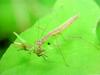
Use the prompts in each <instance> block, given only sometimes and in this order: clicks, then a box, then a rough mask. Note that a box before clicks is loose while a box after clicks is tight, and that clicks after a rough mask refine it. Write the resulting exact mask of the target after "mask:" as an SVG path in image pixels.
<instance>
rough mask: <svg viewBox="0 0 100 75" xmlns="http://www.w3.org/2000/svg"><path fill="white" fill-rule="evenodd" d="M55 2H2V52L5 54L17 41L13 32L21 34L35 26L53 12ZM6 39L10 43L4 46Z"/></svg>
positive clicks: (0, 6) (14, 0)
mask: <svg viewBox="0 0 100 75" xmlns="http://www.w3.org/2000/svg"><path fill="white" fill-rule="evenodd" d="M55 2H56V0H0V48H1V50H3V52H4V50H6V48H7V47H8V46H9V45H8V44H10V43H11V42H13V40H14V39H15V37H14V35H13V34H12V32H14V31H15V32H17V33H21V32H22V31H24V30H26V29H27V28H29V27H31V26H32V25H34V23H35V22H36V21H37V20H38V19H40V18H42V17H43V16H45V15H46V14H48V13H49V12H51V11H52V9H53V5H54V3H55ZM6 39H9V41H7V42H6V44H2V43H3V41H4V42H5V40H6ZM1 50H0V52H2V51H1ZM0 54H2V53H0Z"/></svg>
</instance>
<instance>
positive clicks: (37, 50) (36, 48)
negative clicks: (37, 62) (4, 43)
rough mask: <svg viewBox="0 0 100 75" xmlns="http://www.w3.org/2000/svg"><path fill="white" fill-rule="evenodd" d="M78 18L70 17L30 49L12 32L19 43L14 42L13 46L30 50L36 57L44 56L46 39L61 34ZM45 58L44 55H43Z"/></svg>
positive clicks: (76, 16)
mask: <svg viewBox="0 0 100 75" xmlns="http://www.w3.org/2000/svg"><path fill="white" fill-rule="evenodd" d="M78 17H79V15H75V16H72V17H71V18H70V19H69V20H68V21H66V22H65V23H64V24H62V25H60V26H59V27H57V28H55V29H54V30H52V31H50V32H49V33H48V34H47V35H45V36H43V37H42V38H41V39H40V40H37V41H36V42H35V45H34V46H32V47H31V48H29V47H28V45H27V44H26V41H25V40H23V39H22V38H21V37H20V36H19V35H18V34H17V33H16V32H14V35H16V36H17V37H18V38H19V40H20V41H21V42H20V43H19V42H15V43H14V44H16V45H19V46H20V47H22V48H23V49H24V50H28V51H30V50H32V49H33V52H34V53H35V54H36V55H37V56H39V57H40V56H44V55H45V52H44V51H45V50H44V49H43V47H42V46H43V44H44V43H45V42H46V41H47V40H48V38H50V37H52V36H54V35H57V34H59V33H61V32H62V31H64V30H65V29H66V28H68V27H69V26H70V25H71V24H72V23H73V22H74V21H75V20H76V19H77V18H78ZM45 56H46V55H45Z"/></svg>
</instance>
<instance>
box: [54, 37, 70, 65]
mask: <svg viewBox="0 0 100 75" xmlns="http://www.w3.org/2000/svg"><path fill="white" fill-rule="evenodd" d="M57 40H58V39H56V42H57ZM53 45H54V47H55V48H56V49H57V51H59V53H60V55H61V57H62V60H63V61H64V64H65V66H66V67H69V64H67V62H66V59H65V57H64V55H63V52H62V50H61V49H60V45H59V44H58V43H55V44H53Z"/></svg>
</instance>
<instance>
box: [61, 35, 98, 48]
mask: <svg viewBox="0 0 100 75" xmlns="http://www.w3.org/2000/svg"><path fill="white" fill-rule="evenodd" d="M62 38H63V39H64V40H69V39H70V40H73V39H77V40H79V39H80V40H83V41H85V42H86V43H87V44H89V45H92V46H94V47H95V48H97V49H98V50H100V46H98V45H95V44H94V43H93V42H91V41H88V40H86V39H85V38H83V37H81V36H78V35H77V36H67V37H66V38H65V37H64V36H63V35H62Z"/></svg>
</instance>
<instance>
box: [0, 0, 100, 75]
mask: <svg viewBox="0 0 100 75" xmlns="http://www.w3.org/2000/svg"><path fill="white" fill-rule="evenodd" d="M75 14H80V17H79V19H78V20H77V21H76V22H74V24H72V26H70V27H69V28H68V29H66V31H64V32H63V33H62V34H63V37H64V38H67V37H68V36H73V35H78V36H80V37H82V38H84V39H85V40H84V39H76V40H75V39H74V40H71V39H70V40H65V39H63V37H62V36H61V35H60V36H57V38H53V37H51V38H50V39H49V40H48V41H47V42H50V43H51V46H48V45H47V44H44V46H43V47H44V48H45V51H46V54H47V56H48V57H47V61H44V60H43V59H42V58H41V57H37V56H36V55H35V54H34V53H33V54H28V53H27V52H26V51H23V50H22V51H18V49H19V48H16V47H15V45H14V44H12V45H11V46H10V47H9V49H8V50H7V51H6V53H5V54H4V56H3V57H2V59H1V61H0V73H1V74H0V75H96V74H97V75H98V74H100V51H99V50H100V48H99V47H97V45H98V40H97V36H96V27H97V21H98V20H99V18H100V9H99V7H98V6H97V5H96V3H95V2H94V1H93V0H57V2H56V4H55V5H54V10H53V12H52V13H50V14H48V15H47V16H45V17H43V18H42V19H40V20H39V21H37V22H36V24H34V26H32V27H31V28H30V29H28V30H27V31H25V32H23V33H22V34H21V37H22V38H23V39H25V40H26V41H27V43H28V44H31V45H34V43H35V42H36V41H37V40H39V38H42V37H43V35H45V34H47V33H48V32H49V31H50V30H52V29H53V28H55V27H58V26H59V25H60V24H62V23H63V22H65V21H66V20H67V19H68V18H69V17H71V16H73V15H75ZM38 26H40V28H38ZM42 28H45V29H42ZM69 38H70V37H69ZM56 39H58V40H56ZM16 41H19V40H18V39H17V40H16ZM19 42H20V41H19ZM54 43H56V45H55V46H54V45H53V44H54ZM58 45H59V46H58ZM56 46H57V47H56ZM57 48H60V50H61V51H62V53H63V56H64V57H65V60H66V62H67V64H68V65H69V66H68V67H66V66H65V64H64V61H63V59H62V56H61V54H60V53H59V51H58V50H57Z"/></svg>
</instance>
